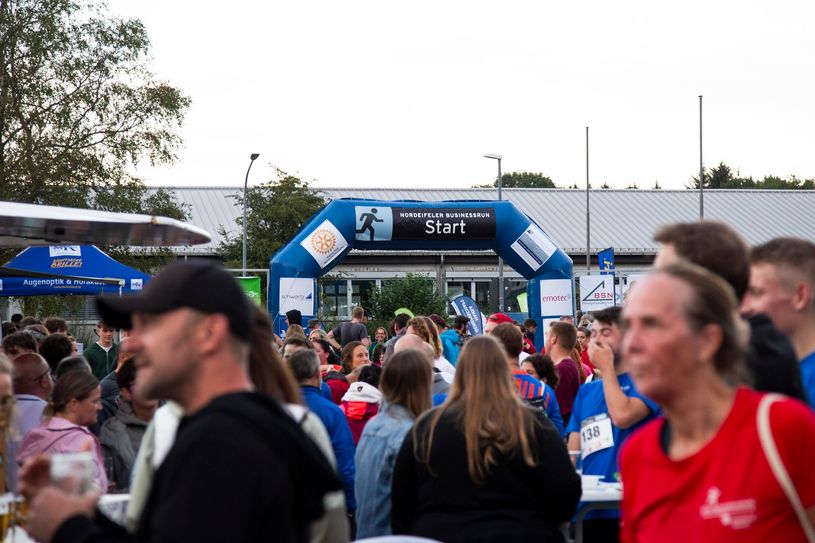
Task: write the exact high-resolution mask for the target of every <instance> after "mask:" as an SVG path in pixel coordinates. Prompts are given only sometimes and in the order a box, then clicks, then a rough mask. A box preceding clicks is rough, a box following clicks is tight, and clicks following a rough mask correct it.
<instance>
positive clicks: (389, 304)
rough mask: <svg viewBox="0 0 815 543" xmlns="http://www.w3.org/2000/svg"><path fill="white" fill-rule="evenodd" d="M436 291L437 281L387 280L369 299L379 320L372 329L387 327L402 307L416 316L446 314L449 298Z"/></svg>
mask: <svg viewBox="0 0 815 543" xmlns="http://www.w3.org/2000/svg"><path fill="white" fill-rule="evenodd" d="M435 287H436V284H435V281H433V279H431V278H429V277H425V276H423V275H416V274H412V273H408V274H406V275H405V276H404V277H398V278H395V279H385V280H383V281H382V287H381V288H376V287H374V288H373V289H371V293H370V297H369V299H370V300H371V302H370V303H371V310H372V311H373V314H374V318H375V322H374V323H373V324H372V326H373V327H374V329H375V327H376V326H386V325H387V323H389V322H390V320H391V319H392V318H393V317H394V316H395V313H394V312H395V311H396V310H397V309H399V308H401V307H406V308H408V309H410V310H411V311H413V314H414V315H432V314H433V313H436V314H439V315H444V314H446V312H447V298H446V297H445V296H444V295H443V294H441V293H440V292H439V291H438V290H437V289H436V288H435Z"/></svg>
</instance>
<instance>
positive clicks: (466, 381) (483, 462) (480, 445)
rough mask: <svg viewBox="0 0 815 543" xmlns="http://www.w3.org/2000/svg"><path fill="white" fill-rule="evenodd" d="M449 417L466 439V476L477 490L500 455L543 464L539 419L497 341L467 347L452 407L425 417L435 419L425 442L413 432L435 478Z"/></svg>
mask: <svg viewBox="0 0 815 543" xmlns="http://www.w3.org/2000/svg"><path fill="white" fill-rule="evenodd" d="M445 413H450V415H451V416H452V417H453V419H454V421H455V423H456V424H457V426H458V429H459V430H460V431H461V432H462V433H463V434H464V440H465V442H466V446H467V471H468V472H469V474H470V479H471V480H472V481H473V482H475V483H476V484H482V483H483V482H484V478H485V476H486V475H487V474H488V473H489V472H490V469H491V468H492V466H495V465H496V464H497V463H498V456H499V455H503V456H511V455H513V454H515V453H517V454H519V455H520V456H521V457H522V458H523V460H524V463H526V465H528V466H536V465H537V464H538V456H537V453H536V448H537V445H536V438H535V425H536V424H537V423H536V421H535V415H534V413H533V412H532V410H531V409H529V408H527V407H525V406H524V405H523V404H522V403H521V400H520V398H519V397H518V393H517V391H516V389H515V383H514V382H513V379H512V374H511V373H510V370H509V366H508V365H507V362H506V354H504V349H503V347H502V346H501V345H500V343H498V341H497V340H496V339H494V338H492V337H490V336H476V337H473V338H471V339H470V340H469V341H468V342H467V343H465V345H464V348H463V349H462V350H461V354H460V355H459V358H458V362H457V364H456V377H455V380H454V381H453V388H452V389H451V390H450V395H449V396H448V397H447V401H445V402H444V404H443V405H442V406H441V407H439V408H438V409H435V410H433V411H431V412H430V413H427V414H425V415H424V416H423V417H422V419H424V417H430V422H429V427H428V429H427V432H426V433H425V434H424V436H423V437H419V436H418V435H417V433H416V432H417V428H418V427H419V426H420V424H418V423H417V424H416V425H414V427H413V439H414V454H415V455H416V457H417V458H418V459H420V460H421V461H422V462H424V463H425V464H427V467H428V470H430V471H431V473H432V468H431V465H430V452H431V450H432V447H433V434H434V432H435V430H436V427H437V426H438V423H439V420H440V419H441V417H442V416H443V415H444V414H445Z"/></svg>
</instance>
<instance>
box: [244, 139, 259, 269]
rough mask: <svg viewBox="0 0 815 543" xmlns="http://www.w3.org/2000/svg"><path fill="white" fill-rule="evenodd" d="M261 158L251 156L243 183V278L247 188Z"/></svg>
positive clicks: (255, 154)
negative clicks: (257, 161)
mask: <svg viewBox="0 0 815 543" xmlns="http://www.w3.org/2000/svg"><path fill="white" fill-rule="evenodd" d="M259 156H260V154H259V153H252V154H251V155H249V167H248V168H246V179H244V181H243V276H244V277H246V198H247V188H248V186H249V170H251V169H252V164H254V163H255V160H257V158H258V157H259Z"/></svg>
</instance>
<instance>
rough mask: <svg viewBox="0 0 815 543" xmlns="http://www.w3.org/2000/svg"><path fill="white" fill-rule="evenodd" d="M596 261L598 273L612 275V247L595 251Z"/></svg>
mask: <svg viewBox="0 0 815 543" xmlns="http://www.w3.org/2000/svg"><path fill="white" fill-rule="evenodd" d="M597 261H598V263H599V264H600V275H614V247H609V248H608V249H603V250H602V251H600V252H599V253H597Z"/></svg>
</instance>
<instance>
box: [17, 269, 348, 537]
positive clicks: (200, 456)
mask: <svg viewBox="0 0 815 543" xmlns="http://www.w3.org/2000/svg"><path fill="white" fill-rule="evenodd" d="M97 307H98V310H99V313H100V315H101V316H102V318H103V319H104V321H105V322H107V323H111V324H112V325H115V326H117V327H121V328H125V329H131V328H132V333H131V335H130V339H129V340H128V342H127V344H126V348H127V350H128V351H130V352H132V353H133V354H134V355H135V361H136V365H137V367H138V374H137V377H136V383H135V387H136V389H137V390H138V393H139V394H140V395H141V396H142V397H145V398H162V399H169V400H173V401H175V402H177V403H178V404H179V405H181V407H182V408H183V409H184V412H185V416H184V418H183V419H182V420H181V422H180V424H179V427H178V432H177V434H176V439H175V443H174V444H173V448H172V449H171V450H170V452H169V454H168V455H167V457H166V458H165V460H164V462H163V463H162V464H161V467H160V468H159V469H158V471H157V472H156V476H155V479H154V481H153V485H152V488H151V489H150V492H149V495H148V498H147V503H146V505H145V508H144V511H143V513H142V517H141V519H140V521H139V524H138V527H137V528H136V532H135V534H133V535H130V534H128V533H127V532H126V531H125V530H124V529H123V528H120V527H119V526H118V525H115V524H113V523H111V522H110V521H108V520H107V519H106V518H104V517H103V516H102V515H100V514H98V513H96V514H94V509H93V508H94V505H95V502H96V497H97V495H96V494H92V493H87V494H85V495H83V496H79V497H76V496H71V495H69V494H66V493H65V492H64V491H62V490H61V489H59V488H57V487H55V486H51V485H49V484H47V482H46V481H47V477H46V476H43V474H44V473H47V469H48V466H49V461H48V460H47V459H45V458H40V459H38V460H37V461H35V462H33V463H31V464H28V465H27V466H26V467H25V468H24V469H23V472H22V479H23V486H22V490H23V492H24V493H25V494H26V496H27V497H28V498H29V499H30V503H31V509H30V517H29V521H30V522H29V524H28V530H29V532H30V534H31V535H32V536H34V537H36V538H37V539H38V540H40V541H45V542H48V541H54V542H56V543H61V542H69V541H86V540H89V539H93V540H104V541H133V540H135V541H151V542H164V541H196V542H199V543H200V542H202V541H211V542H216V541H219V542H220V541H242V542H247V543H248V542H256V541H271V540H279V541H306V540H307V539H308V528H307V527H308V523H309V522H310V521H312V520H315V519H317V518H319V517H320V515H321V514H322V496H323V495H324V494H325V493H326V492H327V491H329V490H337V489H339V488H340V484H339V481H338V480H337V479H336V476H335V475H334V473H333V470H332V469H331V468H330V467H329V465H328V464H327V463H326V461H325V458H324V457H323V456H322V454H321V453H320V452H319V451H318V450H317V449H316V447H315V446H314V444H313V443H312V442H311V441H310V440H309V439H308V438H307V437H306V436H305V435H304V434H303V433H302V432H301V430H300V429H299V428H298V427H297V425H296V424H295V422H294V421H293V420H292V419H291V418H290V417H289V416H288V415H287V414H286V412H285V411H283V409H282V408H281V407H280V406H279V405H278V404H277V403H276V402H275V401H273V400H272V399H270V398H269V397H267V396H265V395H261V394H256V393H253V392H251V390H252V383H251V381H250V378H249V372H248V356H249V337H250V330H251V326H252V323H251V309H250V307H251V306H250V302H249V300H248V298H247V297H246V296H245V295H244V294H243V292H242V290H241V288H240V286H239V285H238V283H237V282H236V281H235V280H234V279H233V278H232V276H231V275H230V274H229V273H228V272H227V271H226V270H225V269H224V268H223V267H221V266H219V265H216V264H212V263H208V262H196V261H187V262H178V263H174V264H171V265H170V266H168V267H167V268H166V269H165V270H164V271H163V272H162V273H160V274H159V275H158V276H156V277H155V278H154V279H153V280H152V281H150V282H149V283H148V285H147V287H146V288H145V290H144V291H143V293H142V294H141V295H138V296H129V297H124V298H98V299H97ZM105 490H106V489H102V491H103V492H104V491H105ZM225 519H226V520H225Z"/></svg>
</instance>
